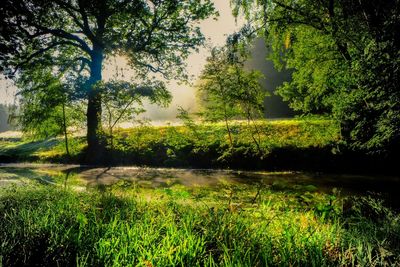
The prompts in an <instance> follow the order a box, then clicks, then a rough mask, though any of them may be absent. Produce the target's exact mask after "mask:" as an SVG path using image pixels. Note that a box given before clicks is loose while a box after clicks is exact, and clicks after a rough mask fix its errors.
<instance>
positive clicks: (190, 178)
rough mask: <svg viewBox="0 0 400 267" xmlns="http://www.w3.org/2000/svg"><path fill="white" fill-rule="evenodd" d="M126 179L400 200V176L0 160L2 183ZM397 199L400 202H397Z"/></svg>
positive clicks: (79, 184)
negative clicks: (20, 162) (7, 162)
mask: <svg viewBox="0 0 400 267" xmlns="http://www.w3.org/2000/svg"><path fill="white" fill-rule="evenodd" d="M121 181H126V182H129V183H130V184H134V185H135V186H140V187H146V188H168V187H172V186H175V185H182V186H185V187H211V188H212V187H215V188H218V186H219V185H221V184H238V185H240V184H243V185H247V186H252V185H254V186H258V187H259V186H262V187H269V188H271V189H273V190H286V191H287V190H308V191H310V190H311V191H317V192H324V193H329V192H332V190H339V191H340V192H341V194H342V195H349V194H350V195H360V194H361V195H363V194H371V193H372V194H379V195H381V196H382V197H385V198H388V199H391V200H392V201H393V200H394V201H395V202H399V203H400V196H399V195H400V190H399V188H400V176H399V177H394V176H376V175H375V176H365V175H363V176H362V175H345V174H326V173H304V172H251V171H233V170H209V169H207V170H205V169H167V168H141V167H108V168H107V167H89V166H80V165H59V164H0V187H4V186H9V185H25V184H29V183H32V182H35V183H37V182H39V183H41V184H45V185H46V184H48V185H61V186H69V187H73V188H75V189H76V190H85V189H86V188H88V187H95V186H111V185H113V184H115V183H118V182H121ZM397 200H399V201H397Z"/></svg>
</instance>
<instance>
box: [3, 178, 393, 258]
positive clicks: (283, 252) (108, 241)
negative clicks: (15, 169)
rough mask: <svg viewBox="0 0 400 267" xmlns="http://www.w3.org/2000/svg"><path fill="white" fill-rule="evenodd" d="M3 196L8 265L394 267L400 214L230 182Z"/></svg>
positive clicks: (21, 190)
mask: <svg viewBox="0 0 400 267" xmlns="http://www.w3.org/2000/svg"><path fill="white" fill-rule="evenodd" d="M69 179H71V181H72V182H71V184H64V183H63V182H62V179H61V178H60V179H58V178H56V179H55V180H54V181H55V182H56V183H55V185H47V186H45V185H42V184H40V183H37V182H30V183H27V184H26V185H25V186H23V187H22V186H9V187H6V188H1V189H0V216H1V219H0V240H1V243H0V262H1V263H0V265H1V264H3V265H4V266H21V265H25V266H28V265H29V266H31V265H36V266H396V264H397V265H398V264H399V263H400V215H399V213H397V212H396V211H394V210H392V209H390V208H387V207H386V206H385V204H384V202H382V201H380V200H379V199H376V198H372V197H369V196H364V197H342V196H340V194H339V193H338V192H337V191H335V190H334V191H332V193H330V194H323V193H319V192H318V191H316V190H315V188H313V189H310V188H309V187H298V186H297V187H290V188H288V187H285V189H284V190H282V189H281V188H280V187H279V186H272V187H258V186H254V185H243V184H229V183H222V184H220V185H219V186H218V187H216V188H207V187H190V188H188V187H184V186H182V185H171V186H169V187H166V188H158V189H151V188H145V187H141V186H139V184H136V183H134V182H131V181H128V180H121V181H120V182H119V183H117V184H115V185H113V186H109V187H100V188H89V189H87V191H84V192H77V191H76V190H74V188H76V187H75V185H76V184H77V182H76V181H77V179H76V177H75V178H74V177H70V178H69Z"/></svg>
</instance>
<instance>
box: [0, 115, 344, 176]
mask: <svg viewBox="0 0 400 267" xmlns="http://www.w3.org/2000/svg"><path fill="white" fill-rule="evenodd" d="M231 129H232V136H233V146H230V143H229V138H228V134H227V132H226V128H225V126H224V125H223V124H200V125H195V126H193V125H191V126H162V127H156V126H141V127H135V128H131V129H120V130H117V131H116V134H115V136H114V138H113V146H111V144H110V138H108V139H107V140H108V146H107V148H108V149H107V151H105V157H104V158H105V161H104V162H102V163H104V164H108V163H113V164H136V165H150V166H167V167H200V168H213V167H233V168H248V169H273V168H285V167H288V166H291V167H292V168H296V167H297V168H298V167H300V166H302V168H306V167H307V166H308V165H309V164H311V163H312V165H313V166H323V165H324V164H323V162H325V165H326V163H327V162H329V159H328V158H329V157H332V155H333V154H334V150H335V149H336V148H337V143H338V141H339V139H340V135H339V128H338V126H337V125H336V124H334V123H333V122H332V121H328V120H316V119H313V120H280V121H270V122H268V121H259V122H257V129H255V128H254V126H248V125H247V124H245V123H240V122H233V123H232V125H231ZM85 146H86V145H85V140H84V138H81V137H74V138H71V139H70V151H71V156H70V157H68V156H67V155H66V152H65V147H64V143H63V139H61V138H60V139H50V140H39V141H30V140H19V141H15V140H2V141H1V142H0V160H1V161H3V162H14V161H39V162H75V163H76V162H81V159H82V158H83V156H82V155H83V154H84V150H85ZM300 155H301V157H300ZM309 157H312V158H313V159H314V160H316V162H312V161H311V160H309ZM296 161H298V162H296Z"/></svg>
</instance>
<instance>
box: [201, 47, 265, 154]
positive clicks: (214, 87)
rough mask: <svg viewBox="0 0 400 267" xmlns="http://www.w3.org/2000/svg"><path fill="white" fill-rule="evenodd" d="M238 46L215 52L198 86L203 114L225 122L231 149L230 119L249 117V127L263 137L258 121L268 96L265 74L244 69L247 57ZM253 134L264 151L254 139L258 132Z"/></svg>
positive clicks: (213, 119)
mask: <svg viewBox="0 0 400 267" xmlns="http://www.w3.org/2000/svg"><path fill="white" fill-rule="evenodd" d="M237 45H238V44H236V43H231V44H228V45H227V46H226V47H223V48H213V49H212V50H211V56H210V57H208V58H207V64H206V65H205V67H204V69H203V71H202V73H201V75H200V81H199V84H198V86H197V89H198V92H199V98H200V102H201V104H202V106H203V112H202V113H201V114H202V115H203V117H204V118H205V119H206V120H209V121H219V120H223V121H224V122H225V126H226V130H227V133H228V137H229V144H230V146H231V147H232V146H233V137H232V131H231V127H230V125H229V120H231V119H233V118H246V120H247V122H248V126H249V127H251V125H253V127H254V128H255V130H256V131H255V133H257V134H258V135H259V131H258V128H257V125H256V123H255V121H254V118H255V117H260V115H261V114H263V109H264V106H263V104H264V99H265V97H266V96H267V94H266V92H265V91H264V90H263V89H262V87H261V85H260V82H259V81H260V78H261V77H262V75H261V74H260V73H259V72H258V71H254V70H253V71H247V70H245V69H244V67H243V64H244V61H245V58H246V57H247V54H246V53H244V51H241V52H240V51H239V50H238V49H237V47H236V46H237ZM261 116H262V115H261ZM251 135H252V138H253V140H254V142H255V144H256V145H257V148H258V150H259V151H261V149H260V143H259V138H258V140H257V139H255V138H254V132H252V133H251Z"/></svg>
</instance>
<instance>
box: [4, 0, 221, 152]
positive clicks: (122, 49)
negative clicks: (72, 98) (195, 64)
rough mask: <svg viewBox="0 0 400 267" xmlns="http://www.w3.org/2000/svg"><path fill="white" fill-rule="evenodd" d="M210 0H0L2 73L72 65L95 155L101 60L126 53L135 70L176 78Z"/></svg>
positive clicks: (196, 40) (210, 12)
mask: <svg viewBox="0 0 400 267" xmlns="http://www.w3.org/2000/svg"><path fill="white" fill-rule="evenodd" d="M213 14H215V13H214V8H213V5H212V3H211V2H210V0H204V1H202V0H188V1H178V0H169V1H159V0H150V1H145V0H140V1H139V0H138V1H130V0H95V1H84V0H51V1H50V0H3V1H2V5H1V7H0V15H1V17H2V21H1V25H0V29H1V33H0V43H1V46H0V61H1V62H0V63H1V64H0V65H1V66H2V67H1V69H2V70H3V72H4V73H5V74H7V75H8V76H12V75H13V74H15V73H16V72H17V74H18V73H22V72H23V71H25V70H26V69H29V68H30V67H32V66H34V65H35V64H47V65H49V66H52V67H54V68H64V69H66V70H71V71H77V70H78V69H79V73H80V75H79V78H80V79H81V80H80V82H81V83H80V84H81V85H82V88H83V89H84V90H83V92H84V97H85V99H86V100H87V112H86V116H87V142H88V155H89V158H92V159H95V158H96V156H99V152H101V151H99V149H101V140H100V133H101V131H102V127H101V113H102V99H101V94H100V92H99V91H98V90H96V84H97V83H98V82H99V81H101V80H102V68H103V64H104V59H105V58H107V57H111V56H114V55H116V54H120V55H123V56H126V57H127V58H128V59H129V61H130V65H131V66H132V67H133V68H134V69H135V70H136V72H137V74H138V75H143V76H145V75H147V73H148V72H158V73H161V74H162V75H164V76H165V77H167V78H171V77H174V76H176V77H182V75H183V74H184V73H183V71H184V64H183V62H184V59H185V58H186V57H187V56H188V55H189V53H190V51H191V50H193V49H195V48H196V47H197V46H198V45H201V44H202V43H203V41H204V37H203V35H202V34H201V32H200V30H199V27H198V25H197V22H199V21H200V20H203V19H205V18H207V17H209V16H210V15H213Z"/></svg>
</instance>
